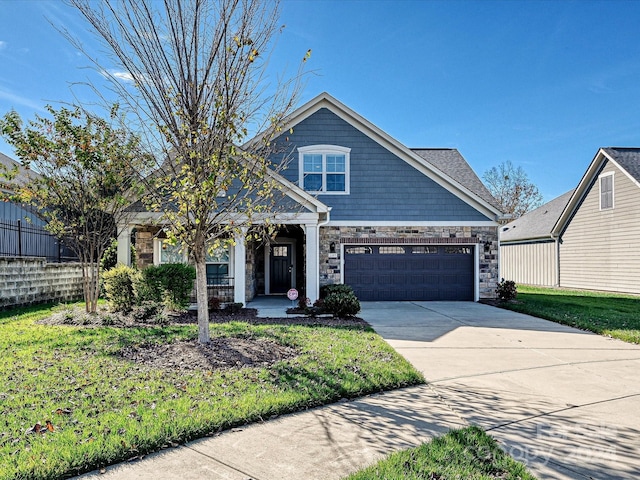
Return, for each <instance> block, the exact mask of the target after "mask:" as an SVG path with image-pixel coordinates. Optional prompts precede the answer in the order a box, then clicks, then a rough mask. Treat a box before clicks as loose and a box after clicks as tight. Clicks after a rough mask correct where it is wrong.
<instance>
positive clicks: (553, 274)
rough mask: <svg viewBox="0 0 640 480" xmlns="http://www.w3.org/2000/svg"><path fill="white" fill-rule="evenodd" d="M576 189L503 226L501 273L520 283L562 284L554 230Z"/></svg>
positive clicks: (501, 235)
mask: <svg viewBox="0 0 640 480" xmlns="http://www.w3.org/2000/svg"><path fill="white" fill-rule="evenodd" d="M571 195H573V190H570V191H568V192H567V193H565V194H563V195H560V196H559V197H557V198H554V199H553V200H551V201H550V202H549V203H545V204H544V205H542V206H540V207H538V208H536V209H535V210H532V211H530V212H528V213H526V214H524V215H523V216H521V217H520V218H517V219H516V220H514V221H512V222H509V223H508V224H506V225H504V226H503V227H501V228H500V276H501V277H503V278H505V279H507V280H513V281H514V282H516V283H517V284H525V285H536V286H543V287H554V286H557V285H558V268H559V264H558V253H559V250H558V247H559V242H558V238H557V237H554V236H553V235H552V234H551V232H552V230H553V227H554V226H555V224H556V222H557V221H558V218H560V214H561V213H562V211H563V210H564V207H565V206H566V205H567V203H568V202H569V198H571Z"/></svg>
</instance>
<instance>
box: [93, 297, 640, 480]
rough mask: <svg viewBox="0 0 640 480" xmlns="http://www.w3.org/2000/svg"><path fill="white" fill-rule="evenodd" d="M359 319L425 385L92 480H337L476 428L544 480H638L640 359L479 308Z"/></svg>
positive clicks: (371, 310)
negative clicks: (446, 435) (454, 430)
mask: <svg viewBox="0 0 640 480" xmlns="http://www.w3.org/2000/svg"><path fill="white" fill-rule="evenodd" d="M265 305H266V307H267V309H265V310H264V311H261V312H260V313H265V312H267V313H269V312H271V314H273V315H275V316H281V315H282V314H283V312H284V309H285V308H286V307H287V302H285V301H281V302H280V303H279V304H278V302H275V301H271V302H267V303H266V304H265ZM257 307H258V309H259V310H261V309H262V308H263V307H262V306H261V305H260V304H257ZM361 316H362V317H363V318H364V319H366V320H367V321H369V322H370V323H371V324H372V325H373V326H374V328H375V329H376V330H377V331H378V332H379V333H380V334H381V335H382V336H383V337H385V338H386V340H387V341H388V342H389V343H390V344H391V345H392V346H394V347H395V348H396V349H397V350H398V351H399V352H400V353H401V354H402V355H404V356H405V357H406V358H407V359H408V360H409V361H411V362H412V363H413V364H414V365H415V366H416V367H417V368H418V369H419V370H421V371H422V372H423V374H424V375H425V377H426V378H427V380H428V382H429V383H428V384H427V385H420V386H417V387H411V388H405V389H401V390H394V391H391V392H385V393H382V394H378V395H371V396H367V397H363V398H360V399H357V400H353V401H346V402H338V403H336V404H332V405H327V406H325V407H319V408H315V409H312V410H308V411H305V412H300V413H297V414H293V415H284V416H282V417H279V418H277V419H275V420H269V421H265V422H263V423H256V424H253V425H248V426H244V427H242V428H236V429H233V430H230V431H226V432H224V433H222V434H221V435H216V436H214V437H212V438H204V439H201V440H197V441H195V442H191V443H189V444H187V445H183V446H180V447H178V448H172V449H167V450H163V451H162V452H159V453H156V454H153V455H149V456H148V457H146V458H145V459H144V460H141V461H138V462H132V463H126V462H125V463H122V464H119V465H115V466H112V467H109V468H108V469H107V471H106V472H105V473H104V474H102V473H101V472H92V473H89V474H86V475H84V476H82V477H81V478H82V479H84V480H89V479H91V480H98V479H99V480H128V479H149V480H172V479H175V478H181V479H183V480H199V479H202V478H207V479H221V480H222V479H226V480H247V479H254V480H288V479H290V480H299V479H315V480H339V479H341V478H344V476H346V475H348V474H349V473H351V472H354V471H356V470H358V469H359V468H361V467H363V466H365V465H368V464H371V463H373V462H375V461H376V460H379V459H380V458H382V457H383V456H385V455H387V454H388V453H391V452H393V451H396V450H400V449H404V448H407V447H411V446H414V445H418V444H420V443H422V442H425V441H429V440H430V439H432V438H433V437H434V436H437V435H441V434H443V433H445V432H446V431H447V430H449V429H451V428H460V427H462V426H465V425H469V424H476V425H480V426H481V427H483V428H485V429H486V430H488V431H489V432H490V433H491V434H492V435H493V436H494V437H496V438H497V439H498V440H500V441H501V442H502V444H503V446H504V447H505V449H506V450H507V451H508V452H509V453H510V454H511V455H512V456H514V457H515V458H517V459H519V460H522V461H524V462H525V463H527V464H528V465H529V466H530V468H531V469H532V470H533V473H534V474H535V475H537V476H538V477H539V478H540V479H547V478H549V479H566V478H577V479H623V478H624V479H631V478H640V386H638V375H639V372H640V347H638V346H634V345H630V344H627V343H623V342H620V341H617V340H610V339H607V338H604V337H600V336H597V335H593V334H589V333H585V332H581V331H579V330H575V329H571V328H568V327H563V326H561V325H557V324H555V323H551V322H546V321H544V320H539V319H536V318H533V317H529V316H526V315H520V314H517V313H512V312H509V311H506V310H500V309H497V308H494V307H489V306H486V305H480V304H475V303H451V302H424V303H420V302H416V303H410V302H403V303H400V302H396V303H393V302H385V303H375V302H371V303H363V305H362V313H361Z"/></svg>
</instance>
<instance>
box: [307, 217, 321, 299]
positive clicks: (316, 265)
mask: <svg viewBox="0 0 640 480" xmlns="http://www.w3.org/2000/svg"><path fill="white" fill-rule="evenodd" d="M305 234H306V236H305V238H306V240H305V242H306V243H305V245H306V256H305V267H306V272H307V278H306V279H305V280H306V290H307V297H309V299H310V300H311V302H315V301H316V300H317V299H318V297H319V296H320V281H319V280H320V277H319V274H320V249H319V247H318V246H319V243H320V242H319V238H318V226H317V225H305Z"/></svg>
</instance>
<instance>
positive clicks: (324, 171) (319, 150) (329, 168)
mask: <svg viewBox="0 0 640 480" xmlns="http://www.w3.org/2000/svg"><path fill="white" fill-rule="evenodd" d="M350 152H351V149H349V148H345V147H338V146H335V145H312V146H309V147H301V148H299V149H298V153H299V156H300V158H299V169H300V178H299V182H300V185H301V186H302V188H304V189H305V190H306V191H307V192H314V193H325V194H344V193H349V155H350Z"/></svg>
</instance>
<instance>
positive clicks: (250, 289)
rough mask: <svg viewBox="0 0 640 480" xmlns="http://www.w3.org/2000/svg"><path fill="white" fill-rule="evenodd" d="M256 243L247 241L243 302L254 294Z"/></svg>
mask: <svg viewBox="0 0 640 480" xmlns="http://www.w3.org/2000/svg"><path fill="white" fill-rule="evenodd" d="M257 248H258V244H257V243H255V242H247V248H246V255H247V261H246V265H245V293H244V297H245V302H250V301H251V300H253V297H255V296H256V288H257V285H256V250H257Z"/></svg>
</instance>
